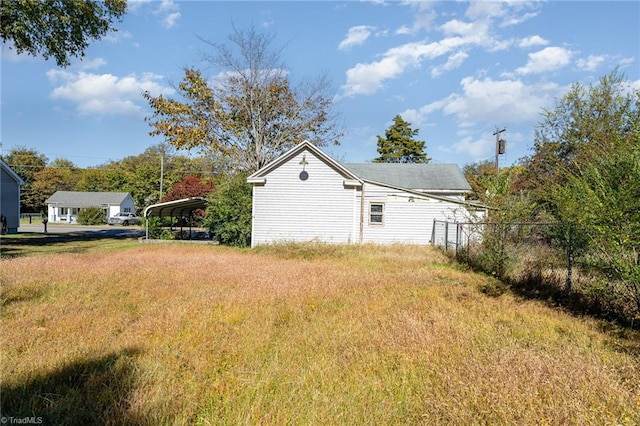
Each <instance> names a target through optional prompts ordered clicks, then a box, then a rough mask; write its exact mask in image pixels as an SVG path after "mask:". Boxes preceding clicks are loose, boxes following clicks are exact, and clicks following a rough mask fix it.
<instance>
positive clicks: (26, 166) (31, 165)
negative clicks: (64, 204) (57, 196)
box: [2, 147, 47, 213]
mask: <svg viewBox="0 0 640 426" xmlns="http://www.w3.org/2000/svg"><path fill="white" fill-rule="evenodd" d="M2 159H3V160H4V162H5V163H7V164H8V165H9V166H10V167H11V168H12V169H13V171H15V172H16V174H17V175H18V176H20V177H21V178H22V180H24V182H25V184H24V185H23V186H22V188H21V189H20V211H22V212H34V213H36V212H39V211H40V209H41V207H42V201H43V200H42V197H41V195H39V194H38V193H37V192H36V191H34V189H33V188H32V184H33V182H34V181H35V176H36V175H37V173H38V172H40V171H41V170H43V169H44V168H45V166H46V164H47V157H45V156H44V155H43V154H40V153H39V152H37V151H35V150H32V149H28V148H24V147H17V148H14V149H12V150H11V151H10V152H9V154H8V155H7V156H4V157H3V158H2Z"/></svg>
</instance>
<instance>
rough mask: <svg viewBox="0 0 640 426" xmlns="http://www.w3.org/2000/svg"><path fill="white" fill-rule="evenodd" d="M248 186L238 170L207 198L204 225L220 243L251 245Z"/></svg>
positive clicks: (249, 187) (249, 189) (243, 175)
mask: <svg viewBox="0 0 640 426" xmlns="http://www.w3.org/2000/svg"><path fill="white" fill-rule="evenodd" d="M251 203H252V199H251V185H250V184H248V183H247V176H246V175H245V174H243V173H239V174H236V175H233V176H230V177H228V178H227V179H226V180H225V181H224V182H222V184H220V185H219V186H218V187H217V191H216V192H215V193H214V194H213V195H212V196H211V197H210V199H209V207H208V208H207V218H206V219H205V226H207V227H208V228H209V230H210V231H211V233H212V235H213V238H214V239H215V240H217V241H218V242H219V243H220V244H225V245H230V246H237V247H247V246H249V245H251Z"/></svg>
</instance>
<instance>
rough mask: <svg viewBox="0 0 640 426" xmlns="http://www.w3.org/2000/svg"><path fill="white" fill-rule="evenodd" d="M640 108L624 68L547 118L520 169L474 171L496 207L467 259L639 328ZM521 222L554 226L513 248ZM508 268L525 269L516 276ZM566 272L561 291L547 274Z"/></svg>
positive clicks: (478, 186)
mask: <svg viewBox="0 0 640 426" xmlns="http://www.w3.org/2000/svg"><path fill="white" fill-rule="evenodd" d="M639 105H640V91H638V90H637V89H633V88H632V87H631V85H630V84H629V82H627V81H626V80H625V79H624V77H623V76H622V75H620V74H619V73H617V72H613V73H612V74H610V75H608V76H605V77H603V78H602V79H601V80H600V81H599V82H598V83H597V84H594V85H591V86H583V85H580V84H575V85H574V86H573V87H572V88H571V90H570V91H569V92H568V93H567V94H566V95H565V96H564V97H563V98H561V99H560V100H559V101H558V102H557V105H556V107H555V108H554V109H552V110H548V111H545V112H544V119H543V121H542V122H541V123H540V124H539V126H538V129H537V131H536V140H535V146H534V153H533V154H532V155H531V156H530V157H527V158H525V159H523V161H522V165H520V166H516V167H512V168H506V169H503V170H501V171H500V174H499V175H498V176H495V175H492V174H491V173H487V170H488V169H487V167H486V164H480V165H478V166H477V167H468V168H466V170H465V171H466V172H467V176H469V178H470V179H469V180H470V181H471V182H472V184H473V188H474V193H475V198H477V199H480V200H481V201H484V202H486V203H487V204H488V205H490V206H491V207H492V208H493V209H492V211H491V214H490V217H489V222H491V223H492V224H491V225H488V226H487V227H486V230H487V233H486V235H485V237H484V242H483V244H482V246H481V247H480V250H479V251H472V252H473V254H474V256H473V258H471V257H469V256H468V253H469V250H467V253H466V254H467V258H468V259H469V260H470V261H471V262H472V263H473V264H474V265H475V266H479V267H481V268H482V269H483V270H485V271H487V272H489V273H492V274H494V275H496V276H498V277H501V278H503V279H507V280H509V281H513V282H514V283H516V284H517V285H518V286H519V287H521V288H522V289H524V290H527V291H540V290H543V291H547V292H548V291H551V292H553V293H559V294H560V296H559V297H558V299H560V300H562V301H567V300H570V301H571V303H574V302H575V300H579V301H580V303H579V304H582V305H586V306H587V307H588V309H587V310H588V311H596V312H597V313H598V314H601V315H604V316H606V317H608V318H616V319H619V320H622V321H624V322H629V323H631V324H633V323H634V322H636V321H637V320H638V319H640V263H639V253H640V245H639V244H640V111H639V108H638V106H639ZM523 222H525V223H530V222H535V223H540V222H543V223H553V224H555V225H554V226H551V227H547V229H546V231H544V232H542V233H537V234H535V233H532V234H529V235H526V236H522V235H521V236H520V238H521V239H520V240H519V243H518V245H522V244H523V243H524V242H525V240H524V239H525V237H526V238H528V239H529V242H530V243H533V244H527V245H526V249H525V250H523V249H520V248H514V247H513V245H511V248H510V249H509V245H510V242H511V240H510V235H509V234H510V232H511V230H512V227H513V224H514V223H523ZM521 229H523V228H521ZM541 242H542V243H543V244H538V243H541ZM516 254H517V255H516ZM509 256H511V258H510V257H509ZM552 257H553V261H551V262H550V261H549V259H550V258H552ZM532 259H533V260H532ZM541 259H544V262H547V266H544V267H543V264H542V263H541ZM508 263H510V264H511V265H515V264H519V265H521V266H524V265H527V266H524V270H520V271H518V272H517V273H516V274H515V276H514V275H513V274H512V275H509V273H508V272H509V271H508V267H507V264H508ZM558 264H563V266H560V267H559V266H558ZM532 265H537V266H536V269H535V270H534V271H532V270H529V269H528V268H530V267H531V266H532ZM558 268H560V269H562V268H564V270H565V271H570V272H569V273H572V274H574V277H571V276H569V277H567V278H565V280H564V281H565V282H564V283H562V284H561V285H560V284H559V283H558V280H554V279H552V278H551V275H557V274H553V273H551V274H550V273H549V271H553V270H554V269H555V270H557V269H558ZM565 277H566V273H565ZM574 281H575V282H576V283H577V285H574Z"/></svg>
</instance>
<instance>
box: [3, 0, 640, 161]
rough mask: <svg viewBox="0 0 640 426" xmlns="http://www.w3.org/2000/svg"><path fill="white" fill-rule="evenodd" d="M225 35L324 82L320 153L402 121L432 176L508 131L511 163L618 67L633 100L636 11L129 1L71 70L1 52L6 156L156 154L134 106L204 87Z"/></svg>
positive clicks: (295, 74)
mask: <svg viewBox="0 0 640 426" xmlns="http://www.w3.org/2000/svg"><path fill="white" fill-rule="evenodd" d="M234 26H235V27H236V28H239V29H248V28H250V27H255V28H256V29H258V30H260V31H265V32H268V33H270V34H273V35H274V37H275V39H274V42H273V46H274V48H282V52H281V59H282V61H283V62H284V64H285V65H286V67H287V69H288V73H289V74H288V75H289V77H290V79H291V81H292V82H294V83H295V82H302V81H304V80H314V79H317V78H318V76H320V75H327V76H328V77H329V79H330V80H331V83H332V84H333V87H334V90H335V93H334V94H333V95H334V98H333V100H334V112H336V113H337V114H338V116H339V124H340V126H342V128H343V129H344V132H345V135H344V136H343V137H342V139H341V140H340V145H339V146H335V147H326V148H324V150H325V152H327V153H328V154H329V155H331V156H333V157H334V158H336V159H338V160H340V161H344V162H352V163H363V162H369V161H371V160H373V159H374V158H376V157H377V156H378V153H377V151H376V148H377V136H378V135H380V136H384V134H385V130H387V129H388V128H389V126H390V125H391V124H392V122H393V118H394V117H395V116H396V115H398V114H399V115H401V116H402V118H403V119H404V120H406V121H408V122H409V123H410V125H411V127H412V128H413V129H417V130H419V133H418V134H417V135H416V136H415V138H416V139H417V140H422V141H425V142H426V152H427V155H428V156H429V157H431V158H432V162H433V163H456V164H458V165H459V166H460V167H464V166H465V165H467V164H471V163H474V162H477V161H483V160H490V161H494V159H495V145H496V136H494V133H495V132H496V130H503V129H504V130H505V131H504V132H502V133H500V138H502V139H504V140H506V153H505V154H504V155H500V158H499V163H500V166H501V167H503V166H508V165H513V164H517V163H518V161H519V160H520V159H522V158H523V157H525V156H527V155H530V154H531V153H532V147H533V142H534V132H535V128H536V126H537V125H538V124H540V123H541V121H542V114H543V112H544V111H545V109H546V110H550V109H553V108H554V107H555V105H556V104H557V102H558V100H559V99H560V98H561V97H562V96H563V95H564V94H565V93H566V92H567V91H568V90H569V88H570V87H571V85H572V84H575V83H578V84H582V85H585V86H586V85H590V84H595V83H597V82H598V80H599V79H600V78H602V77H603V76H605V75H608V74H610V73H611V72H612V71H614V70H615V69H617V70H618V71H619V72H621V73H623V74H624V76H625V77H626V79H627V80H628V81H629V82H631V84H632V87H634V88H636V89H640V2H638V1H620V2H616V1H580V2H578V1H531V2H530V1H513V0H511V1H505V2H489V1H476V2H463V1H442V2H426V1H385V0H373V1H283V2H275V1H234V2H223V1H176V0H163V1H158V0H156V1H140V0H138V1H129V8H128V11H127V14H126V15H125V17H124V19H123V20H122V22H116V27H117V29H118V31H117V32H113V33H110V34H108V35H107V36H105V37H103V38H102V39H100V40H98V41H93V42H92V43H91V44H90V46H89V48H88V49H87V50H86V52H85V53H86V55H85V56H84V57H83V58H80V59H76V58H74V59H72V64H71V65H70V66H69V67H66V68H59V67H57V66H56V64H55V62H54V61H52V60H44V59H42V58H34V57H32V56H27V55H16V53H15V51H14V50H12V49H11V48H10V46H7V45H3V46H2V55H1V69H0V81H1V98H0V99H1V100H0V106H1V120H0V142H1V144H2V145H1V148H0V149H1V151H2V154H5V155H6V154H8V153H9V152H10V151H11V150H12V149H15V148H28V149H34V150H36V151H38V152H39V153H41V154H44V155H45V156H46V157H47V158H48V159H49V160H50V161H52V160H54V159H56V158H64V159H67V160H70V161H72V162H73V163H74V164H75V165H77V166H79V167H95V166H99V165H101V164H105V163H108V162H109V161H118V160H121V159H123V158H125V157H128V156H135V155H138V154H141V153H142V152H144V151H145V150H146V149H147V148H149V147H151V146H153V145H157V144H160V143H163V142H164V139H163V138H162V137H158V136H156V137H152V136H150V135H149V132H150V130H151V127H150V126H149V124H148V123H147V122H145V117H149V116H150V115H151V109H150V107H149V105H148V103H147V102H146V101H145V100H144V99H143V97H142V96H141V93H142V92H143V91H149V92H150V93H151V94H152V95H154V96H157V95H160V94H163V95H165V96H169V97H175V96H176V95H177V93H176V91H175V90H174V88H173V87H174V85H173V84H172V83H174V84H175V83H178V82H179V81H180V80H181V79H182V77H183V75H184V71H183V69H184V68H185V67H194V68H197V69H200V70H202V71H203V72H204V74H205V75H207V76H208V77H213V76H214V75H215V74H214V73H217V72H218V71H216V70H213V69H212V68H211V67H210V66H208V65H207V64H206V62H203V60H202V58H203V55H206V54H212V53H214V52H213V51H212V50H211V47H210V46H209V45H207V44H206V43H205V42H203V40H209V41H214V42H217V43H225V44H228V45H230V44H229V42H228V39H227V38H228V36H229V34H231V33H232V31H233V27H234ZM194 154H195V153H194Z"/></svg>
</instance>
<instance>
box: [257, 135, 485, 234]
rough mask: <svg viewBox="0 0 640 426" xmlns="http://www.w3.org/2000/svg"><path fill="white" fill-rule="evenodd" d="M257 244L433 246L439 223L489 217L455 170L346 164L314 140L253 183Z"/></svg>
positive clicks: (444, 166) (448, 166) (454, 167)
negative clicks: (467, 197)
mask: <svg viewBox="0 0 640 426" xmlns="http://www.w3.org/2000/svg"><path fill="white" fill-rule="evenodd" d="M247 181H248V182H249V183H251V184H252V185H253V222H252V230H251V236H252V240H251V244H252V246H256V245H260V244H267V243H274V242H286V241H294V242H304V241H322V242H328V243H369V242H371V243H379V244H389V243H410V244H428V243H430V242H431V239H432V235H433V227H434V219H435V220H448V221H458V222H467V221H469V220H471V218H472V217H473V215H475V214H483V212H484V210H483V208H482V206H478V205H474V204H472V203H469V202H467V201H465V194H466V193H468V192H470V191H471V187H470V185H469V183H468V182H467V180H466V179H465V177H464V174H463V173H462V170H460V168H459V167H458V166H457V165H455V164H390V163H370V164H341V163H339V162H337V161H335V160H334V159H332V158H331V157H329V156H328V155H326V154H325V153H324V152H322V151H321V150H320V149H318V148H317V147H316V146H314V145H313V144H311V143H310V142H308V141H304V142H302V143H301V144H299V145H297V146H295V147H294V148H292V149H291V150H289V151H288V152H286V153H284V154H283V155H282V156H280V157H279V158H277V159H276V160H274V161H272V162H271V163H269V164H267V165H266V166H264V167H263V168H261V169H260V170H258V171H256V172H255V173H253V174H252V175H251V176H249V177H248V179H247Z"/></svg>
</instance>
